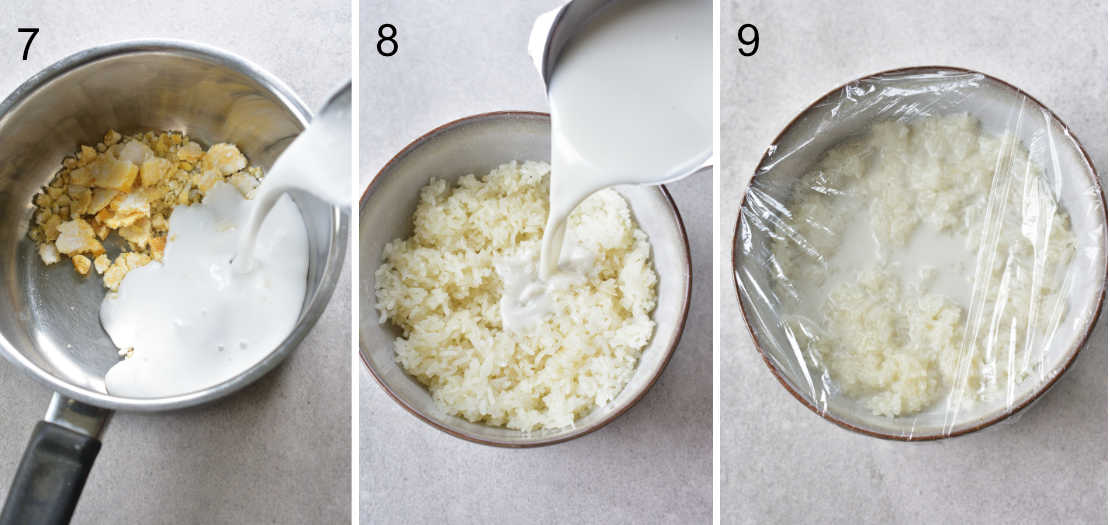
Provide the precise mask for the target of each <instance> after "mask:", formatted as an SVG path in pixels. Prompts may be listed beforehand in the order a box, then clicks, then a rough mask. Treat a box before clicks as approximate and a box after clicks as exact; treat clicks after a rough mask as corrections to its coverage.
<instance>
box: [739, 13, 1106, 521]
mask: <svg viewBox="0 0 1110 525" xmlns="http://www.w3.org/2000/svg"><path fill="white" fill-rule="evenodd" d="M1002 4H1003V3H1001V2H955V1H941V2H915V1H897V2H885V1H884V2H878V1H864V2H796V1H790V2H783V1H775V2H770V1H750V0H724V1H723V2H722V16H721V39H722V44H721V48H722V50H723V51H722V57H721V68H722V69H721V71H722V73H721V79H722V82H721V83H722V86H723V87H722V95H721V153H722V165H723V166H724V170H723V172H722V177H721V196H720V198H721V202H722V204H721V217H720V224H721V232H720V242H721V247H722V250H723V253H722V257H723V259H722V261H723V262H722V265H721V274H720V276H719V277H720V289H721V309H722V313H721V367H722V368H721V377H722V386H721V476H722V479H721V516H722V520H721V522H722V523H806V522H814V521H820V522H822V523H895V522H901V523H976V522H979V523H1106V439H1107V434H1106V366H1107V362H1106V321H1105V315H1104V316H1103V319H1102V320H1101V321H1100V323H1099V325H1098V327H1097V328H1096V330H1095V332H1094V334H1093V335H1092V336H1091V342H1090V344H1089V346H1088V347H1087V349H1086V350H1084V351H1083V352H1082V353H1081V354H1080V355H1079V357H1078V359H1077V360H1076V362H1075V364H1074V366H1073V368H1072V369H1071V371H1069V372H1068V374H1067V375H1066V376H1065V377H1064V378H1063V379H1062V380H1061V381H1060V382H1059V383H1058V384H1057V385H1056V387H1055V388H1053V389H1052V391H1051V392H1049V393H1048V394H1047V395H1046V396H1045V397H1043V398H1042V399H1041V400H1040V401H1039V402H1038V403H1036V404H1035V405H1034V406H1033V407H1032V408H1030V409H1029V410H1027V411H1025V413H1023V414H1022V415H1021V417H1020V419H1018V420H1017V421H1015V422H1014V423H1012V424H1003V425H998V426H996V427H994V428H991V429H989V430H987V431H984V432H980V433H978V434H973V435H969V436H964V437H961V438H956V439H953V440H948V441H943V442H938V443H922V444H903V443H894V442H885V441H881V440H876V439H871V438H867V437H864V436H861V435H857V434H854V433H851V432H848V431H846V430H841V429H840V428H839V427H836V426H835V425H833V424H831V423H828V422H826V421H824V420H822V419H821V418H819V417H817V416H816V415H814V414H813V413H812V412H810V411H809V410H808V409H807V408H805V407H804V406H802V404H801V403H798V402H797V401H795V400H794V398H793V397H792V396H791V395H790V394H789V393H787V391H786V390H785V389H784V388H782V386H780V385H779V383H778V382H777V381H776V380H775V379H774V377H772V375H771V373H770V372H769V371H768V370H767V367H766V366H765V365H764V364H763V362H762V360H761V359H760V358H759V355H758V353H757V352H756V350H755V349H754V348H753V347H752V344H751V338H750V336H749V335H748V332H747V329H746V328H745V327H744V325H743V323H742V321H741V318H740V312H739V308H738V306H737V301H736V292H735V291H734V288H733V281H732V275H731V273H730V268H731V266H730V264H729V263H728V261H729V259H730V251H731V249H732V246H731V236H732V231H733V227H734V225H735V221H736V215H737V211H738V209H739V205H740V198H741V195H742V194H743V191H744V188H745V187H746V186H747V182H748V179H749V178H750V177H751V174H752V171H753V170H754V169H755V165H756V163H757V162H758V161H759V158H760V156H761V155H762V154H763V151H764V149H765V148H766V147H767V146H768V145H769V144H770V143H771V141H772V140H773V139H774V138H775V136H776V135H777V134H778V132H779V131H780V130H781V129H782V127H784V126H785V125H786V124H787V123H788V122H789V121H790V120H791V119H792V118H793V117H794V116H795V115H796V114H797V113H799V112H800V111H802V110H803V109H804V108H805V107H806V106H808V105H809V104H810V103H811V102H813V101H814V100H816V99H817V98H818V97H820V96H821V95H824V94H825V92H827V91H829V90H831V89H833V88H835V87H837V86H839V85H841V84H843V83H844V82H847V81H849V80H852V79H854V78H857V77H860V76H863V75H866V74H870V73H875V72H878V71H881V70H885V69H891V68H896V67H903V66H912V65H932V64H943V65H953V66H963V67H967V68H971V69H977V70H979V71H983V72H985V73H988V74H991V75H994V76H997V77H999V78H1002V79H1003V80H1007V81H1009V82H1011V83H1013V84H1015V85H1017V86H1019V87H1021V88H1022V89H1024V90H1026V91H1027V92H1029V93H1030V94H1032V95H1033V96H1034V97H1036V98H1037V99H1038V100H1040V101H1041V102H1043V103H1044V104H1046V105H1047V106H1048V107H1049V108H1051V109H1053V110H1054V111H1055V112H1056V113H1057V114H1058V115H1059V116H1060V118H1061V119H1063V120H1064V122H1066V123H1067V124H1068V125H1069V126H1070V127H1071V129H1072V130H1073V131H1074V132H1075V133H1076V135H1078V137H1079V140H1080V141H1081V142H1082V143H1083V144H1084V146H1085V147H1086V148H1087V151H1088V153H1090V155H1091V157H1092V159H1094V163H1095V166H1096V168H1097V169H1098V171H1099V173H1100V174H1101V175H1102V176H1103V177H1105V174H1106V133H1107V132H1106V129H1107V128H1106V78H1107V77H1106V4H1105V2H1052V3H1045V2H1033V1H1023V2H1007V3H1005V5H1006V7H1005V9H1003V8H1002V7H1001V5H1002ZM743 23H752V24H755V25H756V26H757V27H758V28H759V32H760V38H761V42H760V47H759V51H758V52H757V53H756V55H755V56H754V57H752V58H743V57H741V56H739V54H738V53H737V51H736V50H735V46H734V42H736V40H735V38H736V30H737V28H738V27H739V26H740V25H741V24H743ZM1104 180H1105V179H1104Z"/></svg>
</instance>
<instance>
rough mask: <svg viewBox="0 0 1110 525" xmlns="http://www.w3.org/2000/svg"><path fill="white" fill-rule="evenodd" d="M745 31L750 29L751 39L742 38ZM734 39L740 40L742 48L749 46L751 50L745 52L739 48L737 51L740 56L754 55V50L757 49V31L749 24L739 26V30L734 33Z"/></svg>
mask: <svg viewBox="0 0 1110 525" xmlns="http://www.w3.org/2000/svg"><path fill="white" fill-rule="evenodd" d="M745 29H751V38H744V30H745ZM736 38H738V39H740V44H742V45H744V46H751V49H747V50H745V49H744V48H743V47H740V48H739V49H738V51H740V55H742V56H746V57H750V56H752V55H754V54H755V52H756V50H758V49H759V30H758V29H756V28H755V26H753V25H751V24H744V25H742V26H740V29H739V30H737V31H736Z"/></svg>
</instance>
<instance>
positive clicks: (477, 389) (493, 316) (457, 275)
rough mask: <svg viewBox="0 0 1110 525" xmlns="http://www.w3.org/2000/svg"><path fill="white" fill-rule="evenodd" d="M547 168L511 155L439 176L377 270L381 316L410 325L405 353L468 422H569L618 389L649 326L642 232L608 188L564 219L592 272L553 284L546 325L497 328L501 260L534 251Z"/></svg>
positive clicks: (651, 280) (403, 358) (651, 293)
mask: <svg viewBox="0 0 1110 525" xmlns="http://www.w3.org/2000/svg"><path fill="white" fill-rule="evenodd" d="M549 170H550V168H549V166H548V165H547V164H546V163H542V162H524V163H523V164H520V163H516V162H512V163H508V164H503V165H501V166H499V167H498V168H497V169H494V170H493V171H491V172H490V173H489V174H488V175H486V176H484V177H480V178H479V177H476V176H474V175H467V176H464V177H462V178H461V179H459V181H458V184H457V185H456V186H455V187H451V185H450V184H448V183H447V182H446V181H444V180H440V179H432V181H431V182H430V183H429V184H428V185H427V186H425V187H424V188H423V189H422V190H421V192H420V203H419V204H418V206H417V209H416V212H415V213H414V215H413V227H414V231H413V234H412V236H411V237H409V238H407V239H397V240H394V241H393V242H391V243H389V244H388V245H386V247H385V250H384V252H383V263H382V265H381V266H380V267H379V268H378V270H377V272H375V279H376V284H375V288H376V289H375V292H376V297H377V307H378V310H379V312H380V314H381V321H382V322H385V321H386V320H389V321H391V322H392V323H393V324H394V325H395V326H397V327H399V328H400V329H401V332H402V336H401V337H399V338H397V339H396V341H395V343H394V350H395V352H396V359H397V362H398V363H399V364H400V365H401V366H402V367H403V368H404V369H405V371H407V372H408V373H409V374H411V375H412V376H413V377H415V378H417V379H418V380H419V381H420V382H421V383H423V384H424V385H426V386H427V387H428V389H429V390H430V391H431V393H432V395H433V397H434V398H435V399H436V400H437V401H438V402H439V403H440V405H441V406H442V407H443V408H444V409H445V410H446V411H447V412H449V413H452V414H456V415H459V416H461V417H464V418H466V419H468V420H470V421H474V422H482V423H486V424H489V425H496V426H506V427H509V428H513V429H519V430H525V431H528V430H536V429H540V428H558V427H564V426H567V425H570V424H572V423H573V422H574V421H575V419H576V418H579V417H581V416H583V415H585V414H586V413H588V412H590V410H591V409H592V408H593V407H600V406H603V405H605V404H606V403H608V402H610V401H611V400H612V399H613V398H614V397H616V396H617V394H619V393H620V391H621V390H622V389H623V388H624V386H625V384H627V383H628V380H629V379H630V378H631V377H632V374H633V371H634V370H635V368H636V364H637V362H638V360H639V358H640V353H641V352H642V351H643V349H644V347H645V346H647V344H648V342H649V341H650V339H651V336H652V332H653V330H654V328H655V323H654V322H653V321H652V319H651V312H652V310H654V308H655V300H656V292H655V284H656V281H657V278H656V274H655V271H654V270H653V269H652V266H651V247H650V245H649V243H648V240H647V235H646V234H644V232H643V231H642V230H640V229H639V227H638V226H637V225H636V222H635V220H634V219H633V217H632V214H631V211H630V209H629V207H628V204H627V203H626V202H625V201H624V199H623V198H622V197H621V196H620V195H618V194H617V193H616V192H614V191H612V190H604V191H601V192H598V193H596V194H594V195H593V196H591V197H590V198H589V199H587V200H586V201H585V202H583V203H582V204H581V205H579V206H578V208H576V209H575V211H574V213H572V214H571V216H570V218H569V220H568V224H567V228H568V230H567V238H568V243H569V244H568V246H570V245H572V244H573V245H577V247H578V249H579V250H586V251H587V252H589V253H590V254H591V255H592V257H593V261H594V264H593V265H592V267H591V268H590V270H589V271H588V273H587V276H586V277H587V282H586V283H585V284H584V285H581V286H572V287H570V288H568V289H563V290H556V291H554V292H552V295H551V300H552V305H553V306H552V314H551V315H550V316H548V317H546V318H545V319H544V320H542V321H541V322H540V323H537V324H535V325H532V326H529V327H526V328H524V329H521V330H519V331H510V330H504V329H502V324H501V323H502V321H501V312H500V306H499V300H500V299H501V293H502V282H501V278H500V277H499V276H498V274H497V272H496V271H495V270H494V262H495V261H496V260H499V259H501V258H503V257H508V256H518V255H519V254H520V253H526V252H528V251H530V250H534V252H535V253H538V251H539V244H540V240H541V238H542V236H543V228H544V224H545V221H546V218H547V206H548V204H547V203H548V200H547V193H548V172H549Z"/></svg>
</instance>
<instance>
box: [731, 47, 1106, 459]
mask: <svg viewBox="0 0 1110 525" xmlns="http://www.w3.org/2000/svg"><path fill="white" fill-rule="evenodd" d="M733 250H734V251H733V267H734V277H735V282H736V286H737V292H738V293H739V296H740V305H741V309H742V311H743V313H744V317H745V319H746V321H747V323H748V326H749V328H750V330H751V332H752V336H753V338H754V340H755V342H756V346H757V347H758V348H759V351H760V352H761V353H762V354H763V357H764V360H765V361H766V362H767V364H768V366H769V367H770V368H771V370H772V372H773V373H774V374H775V375H776V376H777V377H778V379H779V380H780V381H781V382H782V384H783V385H784V386H785V387H786V388H787V389H788V390H790V391H791V392H792V393H793V394H794V395H795V397H797V398H798V400H799V401H801V402H802V403H804V404H805V405H806V406H808V407H810V408H811V409H812V410H814V411H815V412H817V413H818V414H820V415H821V416H823V417H825V418H826V419H829V420H831V421H833V422H835V423H837V424H840V425H841V426H844V427H847V428H850V429H852V430H856V431H859V432H862V433H865V434H869V435H873V436H877V437H885V438H892V439H906V440H918V439H936V438H941V437H948V436H952V435H959V434H963V433H967V432H971V431H974V430H978V429H980V428H983V427H985V426H988V425H991V424H993V423H995V422H998V421H1000V420H1003V419H1005V418H1007V417H1009V416H1012V415H1013V414H1015V413H1017V412H1018V411H1019V410H1021V409H1022V408H1024V407H1025V406H1026V405H1028V404H1029V403H1031V402H1032V401H1033V400H1035V399H1036V398H1037V397H1038V396H1040V395H1041V394H1042V393H1044V392H1045V391H1046V390H1047V389H1048V388H1049V387H1050V386H1051V385H1052V384H1053V383H1055V382H1056V380H1058V379H1059V378H1060V376H1061V375H1062V374H1063V373H1064V371H1065V370H1066V369H1067V367H1068V366H1070V365H1071V363H1072V362H1073V360H1074V359H1075V356H1076V355H1077V354H1078V352H1079V350H1080V349H1081V347H1082V346H1083V344H1084V343H1085V341H1086V338H1087V336H1088V335H1089V333H1090V330H1091V329H1092V328H1093V325H1094V323H1095V320H1096V319H1097V317H1098V313H1099V311H1100V310H1101V305H1102V301H1103V298H1104V296H1105V290H1106V205H1105V199H1104V197H1103V194H1102V190H1101V187H1100V185H1099V182H1098V178H1097V175H1096V173H1095V170H1094V167H1093V166H1092V164H1091V162H1090V159H1089V158H1088V157H1087V155H1086V153H1085V152H1084V151H1083V150H1082V147H1081V146H1080V145H1079V143H1078V141H1076V139H1075V138H1074V137H1073V136H1072V135H1071V134H1070V132H1069V131H1068V129H1067V128H1066V127H1065V126H1064V124H1063V123H1062V122H1060V120H1059V119H1058V118H1056V116H1055V115H1053V114H1052V113H1051V112H1050V111H1049V110H1048V109H1046V108H1045V107H1044V106H1042V105H1041V104H1040V103H1039V102H1037V101H1036V100H1034V99H1032V98H1031V97H1029V96H1028V95H1026V94H1025V93H1023V92H1021V91H1020V90H1018V89H1016V88H1014V87H1013V86H1010V85H1009V84H1006V83H1005V82H1002V81H1000V80H997V79H994V78H992V77H989V76H987V75H983V74H980V73H976V72H972V71H966V70H959V69H953V68H937V67H929V68H912V69H905V70H897V71H891V72H886V73H880V74H877V75H873V76H870V77H865V78H863V79H860V80H858V81H855V82H852V83H850V84H848V85H846V86H844V87H842V88H840V89H837V90H835V91H833V92H831V93H829V94H828V95H826V96H825V97H823V98H821V99H820V100H818V101H817V102H816V103H815V104H813V105H812V106H810V107H809V108H808V109H807V110H806V111H804V112H803V113H802V114H801V115H799V116H798V117H797V118H795V120H794V121H793V122H791V123H790V125H789V126H787V128H786V129H785V130H784V131H783V132H782V134H781V135H780V136H779V137H778V138H777V139H776V140H775V142H774V144H772V145H771V146H770V147H769V148H768V149H767V152H766V154H765V155H764V157H763V159H762V161H761V162H760V164H759V166H758V167H757V169H756V173H755V176H754V178H753V179H752V182H751V186H750V187H749V189H748V191H747V194H746V196H745V198H744V201H743V204H742V206H741V210H740V217H739V221H738V223H737V226H736V234H735V238H734V246H733Z"/></svg>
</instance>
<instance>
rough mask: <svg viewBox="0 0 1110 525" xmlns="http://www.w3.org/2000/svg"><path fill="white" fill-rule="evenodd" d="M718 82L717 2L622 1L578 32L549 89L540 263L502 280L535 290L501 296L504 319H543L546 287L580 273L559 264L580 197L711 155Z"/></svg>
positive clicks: (654, 177)
mask: <svg viewBox="0 0 1110 525" xmlns="http://www.w3.org/2000/svg"><path fill="white" fill-rule="evenodd" d="M712 81H713V3H712V2H710V1H708V0H691V1H675V0H645V1H631V0H624V1H618V2H613V3H612V4H610V5H609V6H607V7H605V8H604V9H603V10H602V11H601V12H599V13H598V14H597V15H595V16H594V18H593V19H592V20H591V21H590V22H589V23H588V24H587V26H586V27H585V28H584V29H583V30H582V31H581V32H580V33H579V34H577V35H575V37H574V39H573V41H572V42H571V43H570V44H569V45H568V46H567V47H566V48H565V49H564V50H563V51H562V54H561V55H560V56H559V58H558V61H557V62H556V66H555V68H554V70H553V73H552V76H551V82H550V85H549V87H548V101H549V102H550V105H551V179H550V188H551V189H550V197H549V203H550V207H549V211H548V219H547V225H546V227H545V230H544V237H543V243H542V247H541V253H540V258H539V261H538V269H537V268H535V264H532V265H529V264H513V265H508V264H507V265H504V268H505V270H506V271H507V272H515V273H514V274H512V275H509V274H508V273H506V274H504V275H503V276H502V277H503V279H505V281H506V282H510V281H511V282H513V283H514V284H515V285H514V286H513V287H509V288H510V289H507V293H508V292H511V291H513V290H518V291H522V292H523V291H527V292H528V293H526V294H521V295H515V296H514V295H511V294H510V295H509V298H508V302H506V301H504V300H503V301H502V319H503V321H504V324H505V325H507V326H520V325H522V324H525V323H527V322H528V319H518V318H517V317H518V315H517V313H518V312H527V317H528V318H529V319H537V318H539V317H542V313H543V308H542V304H543V301H544V299H543V295H544V291H543V290H544V289H545V288H549V287H550V286H552V284H551V282H552V281H553V278H554V277H555V276H556V274H558V273H559V272H560V271H563V272H570V273H572V274H573V273H574V269H573V268H560V261H561V259H560V253H561V252H562V251H564V250H565V249H569V248H565V247H564V244H566V243H565V242H564V241H565V237H566V220H567V216H569V215H570V213H571V211H573V210H574V208H575V207H576V206H578V204H579V203H581V202H582V201H583V200H585V199H586V198H587V197H589V196H590V195H591V194H593V193H594V192H596V191H598V190H601V189H604V188H608V187H610V186H616V185H619V184H663V183H666V182H670V181H673V180H675V179H677V178H681V177H683V176H685V175H688V174H690V173H692V172H693V171H695V170H696V169H697V168H698V166H700V165H702V164H703V163H704V162H705V161H706V160H708V159H709V157H710V155H711V154H712V145H713V126H712V123H713V82H712ZM537 270H538V271H537ZM532 275H534V277H529V276H532ZM567 279H571V280H573V275H571V276H568V277H567V278H563V279H554V281H553V282H556V283H560V285H561V284H562V283H563V282H564V281H566V280H567ZM529 282H530V283H531V284H523V285H522V284H521V283H529ZM532 303H534V305H533V304H532ZM507 304H508V305H510V307H508V308H506V305H507ZM533 306H535V307H533ZM537 309H538V310H539V311H540V314H539V315H537V313H536V312H537ZM521 315H523V314H521Z"/></svg>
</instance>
